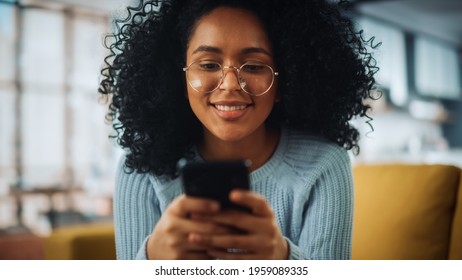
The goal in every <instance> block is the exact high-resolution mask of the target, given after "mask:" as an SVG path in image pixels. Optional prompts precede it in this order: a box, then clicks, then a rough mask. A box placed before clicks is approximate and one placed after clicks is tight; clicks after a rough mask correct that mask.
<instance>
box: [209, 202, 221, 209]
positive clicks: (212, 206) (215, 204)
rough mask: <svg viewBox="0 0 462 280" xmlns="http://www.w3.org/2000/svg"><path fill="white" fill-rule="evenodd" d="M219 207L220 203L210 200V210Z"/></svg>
mask: <svg viewBox="0 0 462 280" xmlns="http://www.w3.org/2000/svg"><path fill="white" fill-rule="evenodd" d="M219 209H220V204H218V203H216V202H212V203H211V204H210V210H212V211H218V210H219Z"/></svg>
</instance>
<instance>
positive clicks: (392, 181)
mask: <svg viewBox="0 0 462 280" xmlns="http://www.w3.org/2000/svg"><path fill="white" fill-rule="evenodd" d="M459 176H460V169H459V168H457V167H453V166H444V165H404V164H394V165H372V166H366V165H364V166H356V167H355V168H354V183H355V213H354V226H353V259H447V258H448V254H449V252H448V248H449V242H450V234H451V223H452V219H453V212H454V208H455V202H456V195H457V189H458V183H459Z"/></svg>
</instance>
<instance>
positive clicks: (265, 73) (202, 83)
mask: <svg viewBox="0 0 462 280" xmlns="http://www.w3.org/2000/svg"><path fill="white" fill-rule="evenodd" d="M222 75H223V70H222V67H221V65H220V64H219V63H217V62H214V61H208V60H201V61H196V62H193V63H192V64H191V65H189V67H188V69H187V71H186V79H187V81H188V83H189V85H190V86H191V87H192V88H193V89H194V90H196V91H198V92H200V93H210V92H213V91H214V90H216V89H217V88H218V87H219V86H220V83H221V79H222ZM239 78H240V79H239V83H240V86H241V88H242V89H243V90H244V91H245V92H246V93H248V94H251V95H255V96H259V95H262V94H265V93H266V92H267V91H268V90H269V89H270V88H271V86H272V85H273V81H274V72H273V70H272V69H271V67H269V66H268V65H266V64H261V63H257V62H247V63H245V64H244V65H242V66H241V68H240V70H239Z"/></svg>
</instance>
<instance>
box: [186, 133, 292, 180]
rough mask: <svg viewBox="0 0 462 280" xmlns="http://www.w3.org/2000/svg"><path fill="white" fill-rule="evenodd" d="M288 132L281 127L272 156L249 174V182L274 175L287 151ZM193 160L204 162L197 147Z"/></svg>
mask: <svg viewBox="0 0 462 280" xmlns="http://www.w3.org/2000/svg"><path fill="white" fill-rule="evenodd" d="M288 134H289V131H288V129H287V128H286V127H284V126H281V135H280V137H279V141H278V144H277V146H276V149H275V150H274V152H273V154H272V155H271V157H270V158H269V160H268V161H266V162H265V163H264V164H263V165H262V166H260V167H259V168H257V169H255V170H254V171H252V172H250V174H249V177H250V181H251V182H257V181H260V180H261V179H264V178H266V177H267V176H269V175H271V174H274V171H275V170H276V168H277V166H278V165H279V164H281V162H282V159H283V158H284V154H285V153H286V151H287V146H288V144H289V135H288ZM194 153H195V158H196V160H197V161H205V160H204V158H202V156H201V155H200V153H199V151H198V149H197V147H195V148H194Z"/></svg>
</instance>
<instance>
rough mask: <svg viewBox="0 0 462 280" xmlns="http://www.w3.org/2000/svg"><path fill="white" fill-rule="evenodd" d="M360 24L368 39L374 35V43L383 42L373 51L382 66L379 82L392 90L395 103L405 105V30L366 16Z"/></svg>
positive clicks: (378, 63) (406, 91)
mask: <svg viewBox="0 0 462 280" xmlns="http://www.w3.org/2000/svg"><path fill="white" fill-rule="evenodd" d="M358 24H359V26H358V28H359V29H363V30H364V35H365V38H366V39H368V38H371V37H372V36H374V37H375V40H374V43H379V42H380V43H381V44H382V45H381V46H380V47H379V48H377V49H376V50H374V51H373V53H374V58H375V59H376V60H377V66H378V67H379V68H380V70H379V72H377V76H376V79H377V83H378V84H379V86H382V87H385V88H387V89H388V90H389V91H390V98H391V101H393V103H394V104H396V105H398V106H403V105H405V104H406V102H407V99H408V82H407V67H406V42H405V38H404V33H403V31H402V30H400V29H398V28H395V27H393V26H391V25H387V24H385V23H381V22H378V21H374V20H372V19H369V18H365V17H362V18H359V20H358Z"/></svg>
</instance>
